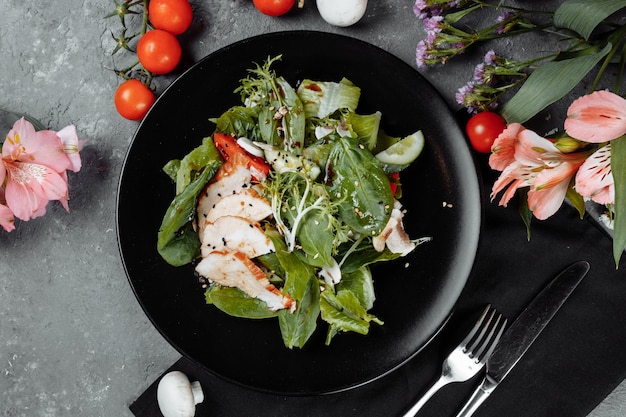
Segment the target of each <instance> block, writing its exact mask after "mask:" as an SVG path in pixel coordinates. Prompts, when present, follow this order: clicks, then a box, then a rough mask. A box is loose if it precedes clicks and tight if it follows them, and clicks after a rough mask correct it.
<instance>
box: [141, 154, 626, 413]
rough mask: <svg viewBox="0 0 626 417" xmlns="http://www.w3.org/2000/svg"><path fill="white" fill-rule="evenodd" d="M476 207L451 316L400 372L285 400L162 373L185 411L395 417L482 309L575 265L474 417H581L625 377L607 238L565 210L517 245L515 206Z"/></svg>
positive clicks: (446, 402)
mask: <svg viewBox="0 0 626 417" xmlns="http://www.w3.org/2000/svg"><path fill="white" fill-rule="evenodd" d="M477 162H478V166H479V167H480V170H481V171H482V173H483V177H484V182H485V189H486V190H489V189H490V187H491V184H493V179H494V173H493V172H490V170H489V168H488V167H487V165H486V161H485V160H484V159H482V160H480V161H477ZM485 204H486V206H485V214H484V221H483V223H484V226H483V232H482V237H481V244H480V248H479V251H478V254H477V258H476V264H475V267H474V271H473V272H472V274H471V276H470V278H469V280H468V283H467V285H466V288H465V289H464V291H463V293H462V295H461V297H460V299H459V300H458V302H457V305H456V308H455V312H454V314H453V316H452V317H451V319H450V321H449V322H448V324H447V325H446V326H445V328H444V329H443V331H442V332H441V333H440V334H439V335H438V336H437V337H436V338H435V339H434V340H433V341H432V342H431V343H430V344H429V345H428V346H427V347H426V348H425V349H424V350H423V351H422V352H420V354H419V355H417V356H416V357H415V358H414V359H412V360H411V361H410V362H408V363H407V364H405V365H404V366H402V367H401V368H400V369H398V370H396V371H394V372H392V373H390V374H388V375H386V376H384V377H382V378H380V379H378V380H376V381H374V382H371V383H369V384H367V385H364V386H362V387H359V388H355V389H352V390H349V391H346V392H342V393H338V394H332V395H323V396H295V397H289V396H281V395H275V394H269V393H264V392H258V391H254V390H250V389H246V388H244V387H241V386H238V385H235V384H232V383H230V382H227V381H224V380H222V379H221V378H218V377H216V376H214V375H211V374H209V373H206V372H204V371H203V370H202V369H200V368H199V367H198V366H196V365H194V364H193V363H192V362H191V361H189V360H188V359H186V358H181V359H180V360H179V361H177V362H176V363H175V364H174V365H172V367H171V368H170V369H168V370H166V371H165V372H168V371H170V370H181V371H183V372H184V373H186V374H187V375H188V376H189V377H190V379H192V380H198V381H200V382H201V384H202V387H203V389H204V392H205V400H204V402H203V403H202V404H199V405H198V406H197V409H196V416H200V417H202V416H212V417H235V416H237V417H238V416H242V417H255V416H258V417H270V416H272V417H273V416H281V417H288V416H299V417H317V416H337V417H349V416H359V417H388V416H402V415H403V413H404V412H405V411H406V410H407V409H408V408H409V407H410V405H411V404H412V403H413V401H414V400H415V399H416V398H418V396H419V395H420V394H422V393H423V392H424V391H425V389H426V388H428V386H429V385H430V384H431V383H432V382H434V380H435V379H436V378H438V376H439V373H440V370H441V362H442V361H443V359H444V358H445V356H447V354H448V353H449V352H450V351H451V350H452V349H453V348H454V347H455V346H456V345H457V344H458V343H459V341H460V340H461V339H462V338H463V336H464V334H465V333H466V332H467V331H468V329H469V328H470V327H471V324H472V323H473V322H474V321H475V320H476V318H477V317H478V315H479V313H480V311H481V310H482V309H483V308H484V306H485V305H486V304H488V303H491V304H492V305H493V306H495V307H496V308H497V309H498V310H500V311H501V312H502V313H503V314H504V315H505V316H506V317H507V318H509V319H510V320H513V319H515V318H516V317H517V315H518V314H519V313H520V312H521V311H522V310H523V309H524V308H525V307H526V305H528V303H530V301H531V300H532V299H533V298H534V297H535V296H536V295H537V294H538V293H539V292H540V291H541V289H542V288H543V287H544V286H545V285H546V284H547V283H548V282H550V281H551V280H552V279H553V278H554V277H555V276H556V275H557V274H558V273H559V272H560V271H561V270H562V269H563V268H565V267H566V266H568V265H570V264H572V263H573V262H575V261H578V260H586V261H588V262H589V263H590V264H591V270H590V271H589V273H588V275H587V276H586V277H585V279H584V280H583V281H582V282H581V284H580V285H579V287H578V288H577V289H576V290H575V292H574V293H573V294H572V295H571V297H570V298H569V300H568V301H567V302H566V303H565V305H564V306H563V307H562V308H561V310H560V311H559V312H558V313H557V315H556V316H555V317H554V319H553V320H552V321H551V322H550V324H549V325H548V326H547V327H546V329H545V330H544V331H543V333H542V334H541V335H540V336H539V338H538V339H537V340H536V342H535V343H534V344H533V345H532V346H531V348H530V349H529V350H528V352H527V353H526V355H525V356H524V357H523V358H522V360H521V361H520V362H519V363H518V364H517V366H516V367H515V368H514V369H513V370H512V371H511V373H510V374H509V376H508V378H507V379H505V381H504V382H503V383H502V384H500V386H499V387H498V388H497V389H496V390H495V391H494V393H493V394H492V395H491V397H489V398H488V399H487V401H486V402H485V403H484V404H483V405H482V406H481V408H480V409H479V410H478V411H477V412H476V414H475V416H476V417H502V416H507V417H515V416H532V417H542V416H545V417H548V416H549V417H555V416H568V417H578V416H580V417H584V416H586V415H587V414H588V413H589V412H591V410H593V408H595V406H596V405H597V404H598V403H599V402H600V401H602V400H603V399H604V398H605V397H606V396H607V395H608V394H609V393H610V392H611V391H612V390H613V389H614V388H615V387H616V386H617V385H618V384H619V383H620V382H621V381H622V380H623V379H624V378H625V377H626V348H625V347H626V330H625V329H624V323H625V322H626V302H624V299H625V296H626V261H625V260H624V259H622V262H621V264H620V268H619V269H616V267H615V264H614V262H613V257H612V249H611V247H612V240H611V238H610V237H609V236H608V235H607V233H606V232H605V231H604V230H603V229H602V228H601V227H600V226H599V225H598V224H597V223H596V222H595V220H594V219H591V218H589V217H587V218H585V219H580V218H579V216H578V213H577V212H576V211H575V210H574V209H573V208H572V207H570V206H568V205H564V206H563V207H562V208H561V210H560V211H559V212H558V213H557V214H556V215H554V216H553V217H552V218H550V219H548V220H546V221H542V222H540V221H534V222H533V225H532V231H531V239H530V241H528V240H527V235H526V228H525V226H524V224H523V222H522V221H521V218H520V217H519V215H518V212H517V208H516V207H515V205H516V204H515V203H514V202H512V203H511V204H510V206H509V207H508V208H502V207H498V206H497V205H496V203H489V202H488V201H486V203H485ZM624 258H626V256H624ZM285 371H286V372H288V370H285ZM480 380H481V379H480V377H475V378H474V379H472V380H471V381H470V382H467V383H455V384H451V385H448V386H447V387H444V388H443V389H442V390H441V391H439V392H438V393H437V394H436V395H435V396H434V397H433V398H432V399H431V401H430V402H429V403H427V404H426V406H425V407H424V408H423V409H422V410H421V411H420V413H419V416H420V417H427V416H433V417H435V416H436V417H446V416H455V415H456V413H457V412H458V411H459V410H460V408H461V405H462V404H463V403H464V401H465V400H466V399H467V398H468V397H469V395H470V394H471V392H472V391H473V389H474V387H475V386H476V384H478V383H479V382H480ZM157 383H158V380H157V381H155V382H154V383H153V384H152V385H151V386H150V387H149V388H148V389H147V390H146V391H145V392H144V393H143V394H141V395H140V396H139V398H138V399H137V400H136V401H134V402H133V403H132V404H131V405H130V410H131V411H132V412H133V413H134V414H135V416H137V417H159V416H161V414H160V412H159V409H158V405H157V401H156V387H157Z"/></svg>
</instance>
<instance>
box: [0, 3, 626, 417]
mask: <svg viewBox="0 0 626 417" xmlns="http://www.w3.org/2000/svg"><path fill="white" fill-rule="evenodd" d="M118 1H120V2H121V0H118ZM191 3H192V5H193V7H194V11H195V21H194V24H193V27H192V29H191V30H190V31H189V33H187V34H186V35H184V36H182V37H181V39H182V40H183V44H184V49H185V54H186V57H185V63H184V65H182V68H181V70H182V69H184V67H185V66H188V65H189V64H190V63H192V62H194V61H197V60H198V59H200V58H201V57H203V56H205V55H206V54H208V53H210V52H212V51H215V50H216V49H219V48H221V47H223V46H225V45H228V44H230V43H232V42H234V41H237V40H240V39H243V38H245V37H248V36H252V35H256V34H261V33H265V32H270V31H279V30H289V29H316V30H323V31H330V32H337V33H345V34H348V35H351V36H354V37H358V38H361V39H364V40H367V41H369V42H371V43H373V44H375V45H378V46H381V47H383V48H385V49H387V50H389V51H391V52H392V53H394V54H395V55H397V56H399V57H400V58H402V59H403V60H405V61H406V62H409V63H411V64H412V65H414V51H415V45H416V43H417V42H418V41H419V40H420V39H421V37H422V36H423V33H422V30H421V25H420V24H419V23H418V21H417V20H416V18H415V16H414V14H413V12H412V4H413V2H412V1H410V0H404V1H397V0H373V1H371V2H370V5H369V7H368V11H367V15H366V17H365V18H364V19H363V21H362V22H361V24H359V25H358V26H355V27H352V28H347V29H338V28H333V27H330V26H328V25H327V24H326V23H325V22H323V21H322V20H321V18H320V17H319V15H318V13H317V10H316V8H315V4H314V1H313V0H306V7H305V9H304V10H300V11H296V12H294V13H291V14H290V15H288V16H285V17H283V18H280V19H274V18H269V17H265V16H262V15H260V14H259V13H258V12H257V11H256V10H255V9H254V8H253V5H252V2H251V1H248V0H191ZM113 7H114V3H113V0H55V1H45V2H42V1H37V0H2V1H1V2H0V51H1V58H0V107H2V108H7V109H11V110H15V111H20V112H27V113H29V114H31V115H32V116H33V117H35V118H38V119H39V120H41V121H42V122H43V123H44V124H45V125H47V126H48V127H50V128H52V129H60V128H62V127H64V126H66V125H68V124H75V125H76V126H77V128H78V131H79V134H80V136H81V137H82V138H84V139H87V140H88V142H87V144H86V146H85V148H84V150H83V152H82V157H83V163H84V166H83V169H82V170H81V172H80V173H78V174H71V175H70V194H71V201H70V207H71V212H70V213H69V214H68V213H65V211H64V210H63V209H62V208H61V207H60V205H58V204H51V205H50V206H49V210H48V214H47V215H46V216H45V217H43V218H40V219H37V220H33V221H30V222H20V223H18V225H17V230H15V231H14V232H12V233H5V232H4V231H1V230H0V252H1V253H2V257H1V258H2V261H1V262H0V415H2V416H5V417H9V416H10V417H14V416H30V417H51V416H105V417H106V416H117V417H119V416H130V415H131V413H130V412H129V411H128V408H127V407H128V405H129V404H130V403H131V402H132V401H133V400H134V399H136V397H137V396H139V395H140V394H141V392H142V391H143V390H144V389H145V388H147V387H148V385H149V384H151V383H152V382H153V381H154V380H155V379H156V378H157V377H158V376H159V374H160V373H161V372H162V371H163V370H165V369H166V368H167V367H169V366H170V365H171V364H172V363H173V362H174V361H175V360H177V359H178V358H179V355H178V353H177V352H176V351H174V349H172V348H171V347H170V346H169V345H168V344H167V342H166V341H165V340H164V339H163V338H162V337H161V336H160V334H159V333H158V332H157V331H156V330H155V329H154V328H153V326H152V325H151V324H150V322H149V321H148V319H147V318H146V316H145V315H144V314H143V312H142V310H141V308H140V306H139V304H138V303H137V301H136V300H135V298H134V295H133V293H132V291H131V288H130V286H129V285H128V282H127V280H126V277H125V274H124V271H123V268H122V263H121V260H120V256H119V253H118V248H117V242H116V232H115V215H114V213H115V197H116V188H117V183H118V179H119V175H120V169H121V164H122V161H123V158H124V155H125V152H126V150H127V148H128V145H129V143H130V141H131V138H132V136H133V133H134V131H135V129H136V127H137V123H135V122H130V121H126V120H124V119H122V118H121V117H119V116H118V115H117V113H116V112H115V109H114V107H113V93H114V90H115V88H116V86H117V85H118V84H119V82H120V79H119V78H118V77H116V75H115V74H114V72H113V71H112V69H113V68H119V67H121V66H123V62H124V58H123V55H122V54H119V55H116V56H111V54H110V53H111V51H112V49H113V47H114V41H113V40H112V37H111V34H110V29H116V30H117V29H118V28H119V26H117V24H118V22H117V21H116V20H115V19H104V16H106V15H107V14H108V13H109V12H110V11H111V10H112V9H113ZM473 65H474V64H473V63H468V62H467V61H462V60H461V61H459V62H457V63H454V64H452V63H451V64H450V65H447V66H446V67H444V68H436V69H431V70H428V71H425V75H426V76H427V78H429V79H430V80H431V81H432V82H433V83H434V84H435V85H436V86H437V87H438V88H439V89H440V90H441V92H442V93H443V94H444V95H445V97H446V98H447V99H448V100H449V102H450V104H451V105H454V92H455V90H456V89H457V88H458V87H460V86H461V85H463V84H464V83H465V82H466V81H467V80H468V79H469V78H470V77H471V71H472V68H473ZM178 73H180V71H178ZM175 77H176V74H172V75H168V76H163V77H160V78H159V81H158V85H159V89H160V91H162V89H163V88H162V87H163V86H165V85H167V84H168V83H170V82H171V81H172V80H173V79H174V78H175ZM1 121H2V126H1V129H3V132H8V129H9V128H10V126H11V124H12V121H13V120H12V119H11V118H5V117H3V118H2V119H1ZM625 413H626V385H622V386H620V387H618V389H617V390H616V391H615V393H614V394H613V395H611V396H609V398H608V399H607V400H606V401H605V402H603V403H602V404H600V405H599V406H598V408H597V409H596V410H595V411H594V412H593V413H592V414H591V415H590V416H591V417H609V416H618V415H624V414H625Z"/></svg>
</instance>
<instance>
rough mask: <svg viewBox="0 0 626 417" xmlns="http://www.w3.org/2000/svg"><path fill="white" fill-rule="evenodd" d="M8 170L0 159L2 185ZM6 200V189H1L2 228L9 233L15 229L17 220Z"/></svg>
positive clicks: (0, 182)
mask: <svg viewBox="0 0 626 417" xmlns="http://www.w3.org/2000/svg"><path fill="white" fill-rule="evenodd" d="M5 175H6V170H5V168H4V164H3V163H2V159H0V184H2V183H3V182H4V178H5ZM6 203H7V202H6V200H5V199H4V188H2V187H0V226H2V228H3V229H4V230H6V231H7V232H10V231H12V230H14V229H15V218H14V217H13V212H12V211H11V209H10V208H8V207H7V206H6Z"/></svg>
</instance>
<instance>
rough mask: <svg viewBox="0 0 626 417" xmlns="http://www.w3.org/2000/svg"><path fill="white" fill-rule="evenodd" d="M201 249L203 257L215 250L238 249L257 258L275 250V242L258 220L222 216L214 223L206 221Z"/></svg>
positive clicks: (249, 256) (248, 255)
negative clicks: (266, 234)
mask: <svg viewBox="0 0 626 417" xmlns="http://www.w3.org/2000/svg"><path fill="white" fill-rule="evenodd" d="M201 249H202V256H203V257H204V256H207V255H208V254H209V253H211V252H213V251H215V250H236V251H239V252H242V253H243V254H244V255H246V256H247V257H248V258H256V257H257V256H261V255H264V254H266V253H270V252H273V251H274V244H273V243H272V241H271V239H270V238H268V237H267V236H265V233H264V232H263V229H262V228H261V226H259V224H258V223H257V222H253V221H251V220H248V219H245V218H243V217H238V216H222V217H218V218H217V219H216V220H215V221H214V222H213V223H206V225H205V229H204V238H203V240H202V248H201Z"/></svg>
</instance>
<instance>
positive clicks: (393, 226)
mask: <svg viewBox="0 0 626 417" xmlns="http://www.w3.org/2000/svg"><path fill="white" fill-rule="evenodd" d="M403 217H404V214H403V213H402V205H401V204H400V202H399V201H398V200H396V201H395V203H394V206H393V210H392V211H391V217H390V218H389V221H388V222H387V225H386V226H385V228H384V229H383V231H382V232H381V233H380V235H378V236H376V237H374V239H372V243H373V245H374V249H376V250H377V251H378V252H382V251H383V250H384V249H385V245H386V246H387V248H389V250H390V251H391V252H393V253H399V254H401V255H402V256H405V255H407V254H408V253H409V252H411V251H412V250H413V249H415V242H412V241H411V238H410V237H409V235H408V234H407V233H406V231H405V230H404V225H403V224H402V218H403Z"/></svg>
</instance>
